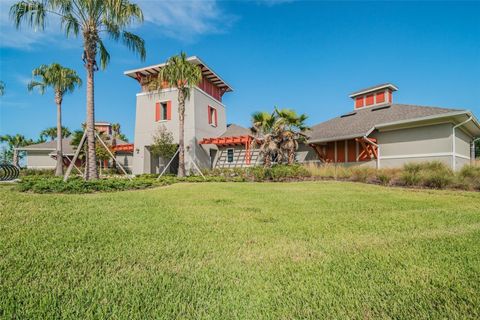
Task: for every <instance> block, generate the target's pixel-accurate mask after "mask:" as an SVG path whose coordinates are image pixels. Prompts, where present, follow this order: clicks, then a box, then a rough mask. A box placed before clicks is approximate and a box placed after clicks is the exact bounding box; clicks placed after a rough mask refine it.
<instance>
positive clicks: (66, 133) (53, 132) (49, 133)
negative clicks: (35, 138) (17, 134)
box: [40, 126, 72, 141]
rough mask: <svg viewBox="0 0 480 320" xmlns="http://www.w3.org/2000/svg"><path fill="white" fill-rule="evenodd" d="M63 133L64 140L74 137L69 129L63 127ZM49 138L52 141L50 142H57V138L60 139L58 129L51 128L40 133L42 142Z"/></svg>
mask: <svg viewBox="0 0 480 320" xmlns="http://www.w3.org/2000/svg"><path fill="white" fill-rule="evenodd" d="M61 131H62V138H63V139H64V138H68V137H70V136H71V135H72V132H71V131H70V129H68V128H67V127H64V126H62V129H61ZM47 138H48V139H50V141H53V140H55V138H58V136H57V127H50V128H47V129H44V130H42V132H40V139H41V140H44V141H45V140H46V139H47Z"/></svg>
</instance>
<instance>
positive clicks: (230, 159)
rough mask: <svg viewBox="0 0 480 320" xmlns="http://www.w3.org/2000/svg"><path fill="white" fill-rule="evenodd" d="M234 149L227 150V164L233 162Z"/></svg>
mask: <svg viewBox="0 0 480 320" xmlns="http://www.w3.org/2000/svg"><path fill="white" fill-rule="evenodd" d="M233 151H234V150H233V149H227V162H228V163H231V162H233Z"/></svg>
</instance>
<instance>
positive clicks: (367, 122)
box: [308, 83, 480, 170]
mask: <svg viewBox="0 0 480 320" xmlns="http://www.w3.org/2000/svg"><path fill="white" fill-rule="evenodd" d="M397 90H398V88H397V87H396V86H395V85H393V84H391V83H386V84H381V85H377V86H374V87H370V88H367V89H363V90H360V91H357V92H354V93H352V94H350V98H352V99H353V111H351V112H348V113H346V114H343V115H341V116H339V117H336V118H333V119H330V120H328V121H325V122H322V123H319V124H317V125H314V126H313V127H312V128H311V132H310V137H309V140H308V143H309V145H310V146H311V147H312V148H313V149H314V150H315V152H316V154H317V156H318V159H319V160H320V161H321V162H322V163H336V164H342V165H347V166H350V165H359V166H371V167H376V168H391V167H399V166H402V165H403V164H405V163H408V162H422V161H440V162H443V163H445V164H446V165H447V166H449V167H451V168H452V169H453V170H458V169H460V168H461V167H462V166H463V165H465V164H469V163H470V162H471V160H472V159H474V158H475V156H474V154H473V153H474V151H473V150H474V148H473V144H474V143H473V142H474V139H475V138H476V137H480V124H479V122H478V120H477V119H476V118H475V116H473V114H472V113H471V112H470V111H468V110H461V109H449V108H438V107H425V106H417V105H407V104H395V103H394V102H393V100H394V99H393V95H394V92H395V91H397Z"/></svg>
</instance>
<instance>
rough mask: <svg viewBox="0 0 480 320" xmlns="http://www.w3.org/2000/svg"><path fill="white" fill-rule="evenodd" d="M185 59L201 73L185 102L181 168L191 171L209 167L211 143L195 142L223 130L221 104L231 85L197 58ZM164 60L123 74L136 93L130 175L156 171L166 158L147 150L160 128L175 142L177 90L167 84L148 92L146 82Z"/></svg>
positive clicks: (213, 157) (211, 152)
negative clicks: (132, 81) (131, 81)
mask: <svg viewBox="0 0 480 320" xmlns="http://www.w3.org/2000/svg"><path fill="white" fill-rule="evenodd" d="M188 61H189V62H191V63H193V64H195V65H198V66H199V67H200V68H201V70H202V74H203V78H202V81H201V83H200V84H199V85H198V86H196V87H194V88H193V89H192V90H191V94H190V98H189V99H188V100H186V102H185V168H186V170H187V172H191V171H194V170H196V167H198V168H211V167H212V163H213V162H214V159H215V155H216V150H217V148H215V146H209V145H202V144H200V143H199V142H200V141H202V140H203V138H206V137H219V136H221V135H222V134H224V133H225V131H226V130H227V122H226V121H227V120H226V108H225V105H224V104H223V103H222V97H223V95H224V94H225V93H227V92H231V91H232V90H233V89H232V87H231V86H230V85H229V84H227V83H226V82H225V81H224V80H223V79H222V78H221V77H220V76H218V75H217V74H216V73H215V72H214V71H213V70H212V69H211V68H210V67H209V66H207V65H206V64H205V63H204V62H203V61H202V60H201V59H200V58H198V57H195V56H193V57H189V58H188ZM164 66H165V64H164V63H162V64H157V65H153V66H149V67H144V68H140V69H135V70H130V71H126V72H125V75H126V76H128V77H130V78H133V79H135V80H137V81H138V83H139V85H140V86H139V89H140V92H139V93H137V99H136V116H135V140H134V145H135V147H134V152H133V167H132V171H133V173H134V174H142V173H160V172H161V171H162V170H163V168H164V167H165V165H166V164H167V162H168V161H169V160H170V159H161V158H159V157H156V156H154V155H153V154H152V153H151V152H150V146H151V145H152V143H153V137H154V135H155V134H156V132H158V130H159V129H160V128H162V127H164V128H166V130H168V131H169V132H171V133H172V135H173V139H174V143H178V133H179V123H178V92H177V89H176V88H170V87H168V86H164V87H162V89H161V90H154V91H150V90H149V89H148V81H149V79H151V78H152V77H157V76H158V72H159V70H160V69H161V68H163V67H164Z"/></svg>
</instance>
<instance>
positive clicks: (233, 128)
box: [220, 123, 252, 138]
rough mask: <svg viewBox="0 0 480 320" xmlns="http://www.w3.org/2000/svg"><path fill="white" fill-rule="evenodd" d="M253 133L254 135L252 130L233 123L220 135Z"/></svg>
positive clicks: (222, 136) (236, 135)
mask: <svg viewBox="0 0 480 320" xmlns="http://www.w3.org/2000/svg"><path fill="white" fill-rule="evenodd" d="M251 135H252V132H251V131H250V129H247V128H244V127H242V126H239V125H236V124H233V123H231V124H229V125H227V130H226V131H225V132H224V133H223V134H222V135H221V136H220V137H221V138H224V137H239V136H251Z"/></svg>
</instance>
